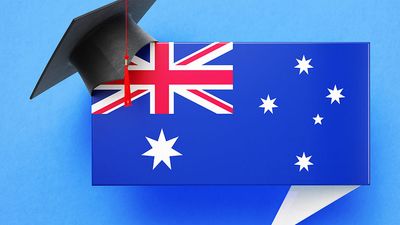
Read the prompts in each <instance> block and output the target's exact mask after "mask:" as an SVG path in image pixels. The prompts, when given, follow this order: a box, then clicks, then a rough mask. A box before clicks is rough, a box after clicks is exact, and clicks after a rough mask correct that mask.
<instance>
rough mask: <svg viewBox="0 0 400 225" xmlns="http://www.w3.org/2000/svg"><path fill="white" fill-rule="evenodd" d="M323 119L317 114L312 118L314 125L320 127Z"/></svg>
mask: <svg viewBox="0 0 400 225" xmlns="http://www.w3.org/2000/svg"><path fill="white" fill-rule="evenodd" d="M323 119H324V117H321V116H320V115H319V114H317V115H316V116H315V117H313V120H314V125H317V124H319V125H322V120H323Z"/></svg>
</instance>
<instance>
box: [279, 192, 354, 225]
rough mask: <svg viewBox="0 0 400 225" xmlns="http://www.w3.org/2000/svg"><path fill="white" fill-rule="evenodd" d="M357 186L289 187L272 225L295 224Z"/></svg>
mask: <svg viewBox="0 0 400 225" xmlns="http://www.w3.org/2000/svg"><path fill="white" fill-rule="evenodd" d="M358 187H359V186H348V185H347V186H291V187H290V189H289V191H288V193H287V195H286V197H285V200H284V201H283V203H282V205H281V207H280V208H279V211H278V213H277V214H276V216H275V219H274V221H273V222H272V225H289V224H297V223H300V222H301V221H303V220H305V219H307V218H308V217H310V216H311V215H313V214H314V213H316V212H318V211H319V210H321V209H323V208H325V207H326V206H328V205H330V204H331V203H333V202H335V201H336V200H338V199H339V198H341V197H343V196H345V195H346V194H348V193H350V192H351V191H353V190H355V189H357V188H358Z"/></svg>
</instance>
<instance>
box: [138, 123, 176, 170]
mask: <svg viewBox="0 0 400 225" xmlns="http://www.w3.org/2000/svg"><path fill="white" fill-rule="evenodd" d="M146 139H147V141H148V142H149V144H150V145H151V149H150V150H148V151H147V152H145V153H143V154H142V156H151V157H154V160H153V170H154V169H155V168H156V167H157V166H158V164H160V162H163V163H164V164H165V165H167V166H168V168H169V169H172V168H171V159H170V158H171V157H173V156H181V155H182V154H181V153H180V152H177V151H176V150H174V149H172V147H173V146H174V144H175V142H176V140H177V139H178V137H175V138H173V139H170V140H168V141H167V140H166V139H165V135H164V131H163V130H161V132H160V136H159V137H158V140H153V139H151V138H148V137H146Z"/></svg>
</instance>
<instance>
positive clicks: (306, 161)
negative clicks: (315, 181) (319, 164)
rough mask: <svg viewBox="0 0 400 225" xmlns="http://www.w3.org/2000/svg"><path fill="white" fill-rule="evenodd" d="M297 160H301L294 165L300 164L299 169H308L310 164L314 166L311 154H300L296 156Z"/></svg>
mask: <svg viewBox="0 0 400 225" xmlns="http://www.w3.org/2000/svg"><path fill="white" fill-rule="evenodd" d="M296 157H297V160H299V161H298V162H297V163H295V164H294V165H296V166H299V167H300V168H299V171H302V170H303V169H306V170H307V171H308V166H312V165H314V164H313V163H312V162H310V159H311V157H312V156H311V155H310V156H308V157H306V154H305V153H304V152H303V155H302V156H301V157H300V156H296Z"/></svg>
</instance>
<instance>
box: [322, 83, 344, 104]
mask: <svg viewBox="0 0 400 225" xmlns="http://www.w3.org/2000/svg"><path fill="white" fill-rule="evenodd" d="M328 91H329V95H328V96H326V97H327V98H330V99H331V104H333V103H334V102H337V103H339V104H340V99H341V98H344V97H345V96H344V95H342V91H343V88H342V89H337V87H336V85H335V87H333V90H332V89H329V88H328Z"/></svg>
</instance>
